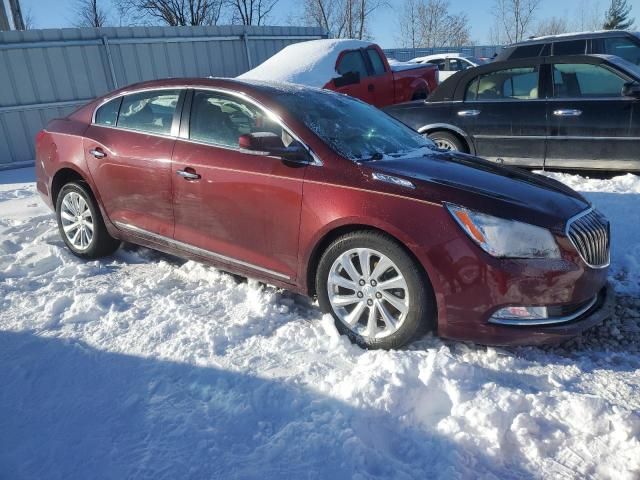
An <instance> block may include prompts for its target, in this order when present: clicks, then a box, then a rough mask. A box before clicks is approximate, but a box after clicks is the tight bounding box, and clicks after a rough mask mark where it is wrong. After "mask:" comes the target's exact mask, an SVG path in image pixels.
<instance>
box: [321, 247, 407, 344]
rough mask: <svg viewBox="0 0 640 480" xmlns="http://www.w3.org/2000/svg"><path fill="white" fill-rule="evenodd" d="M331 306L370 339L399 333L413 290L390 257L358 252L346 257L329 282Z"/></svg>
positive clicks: (337, 262) (365, 250)
mask: <svg viewBox="0 0 640 480" xmlns="http://www.w3.org/2000/svg"><path fill="white" fill-rule="evenodd" d="M327 292H328V294H329V302H330V303H331V307H332V308H333V311H334V313H335V314H336V315H337V317H338V318H339V320H340V321H341V322H342V323H343V324H344V325H345V326H346V327H347V328H349V329H350V330H351V331H352V332H354V333H356V334H357V335H360V336H362V337H365V338H368V339H377V338H384V337H387V336H389V335H391V334H393V333H394V332H396V331H397V330H398V329H399V328H400V327H401V326H402V324H403V322H404V321H405V319H406V317H407V314H408V313H409V305H410V304H409V288H408V286H407V281H406V280H405V278H404V276H403V274H402V272H401V271H400V269H399V268H398V266H397V265H396V264H395V263H394V262H393V261H392V260H391V259H390V258H389V257H387V256H386V255H384V254H382V253H380V252H378V251H376V250H373V249H370V248H356V249H351V250H348V251H346V252H344V253H342V254H341V255H340V256H339V257H338V258H337V259H336V260H335V261H334V262H333V265H332V267H331V270H330V273H329V277H328V279H327Z"/></svg>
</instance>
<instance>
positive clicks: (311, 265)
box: [305, 223, 430, 297]
mask: <svg viewBox="0 0 640 480" xmlns="http://www.w3.org/2000/svg"><path fill="white" fill-rule="evenodd" d="M355 232H376V233H381V234H383V235H385V236H386V237H388V238H389V239H390V240H392V241H394V242H395V243H397V244H398V245H399V246H400V247H401V248H402V249H403V250H404V251H405V252H406V253H407V254H408V255H409V256H410V257H411V258H412V259H413V261H414V262H416V264H417V265H418V266H419V268H420V270H421V272H422V274H423V275H424V276H425V278H426V279H428V280H429V281H430V277H429V274H428V272H427V271H426V269H425V267H424V265H423V264H422V262H421V261H420V260H419V259H418V257H417V256H416V254H415V253H414V252H413V251H412V250H411V248H409V247H408V246H407V244H406V242H404V241H403V240H402V239H401V238H399V235H397V234H393V233H390V232H389V231H388V229H385V228H382V227H380V226H375V225H371V224H366V223H347V224H342V225H337V226H334V227H333V228H330V229H329V230H328V231H326V232H324V234H323V235H322V236H321V237H320V238H319V239H318V240H317V241H316V243H315V245H314V246H313V248H312V250H311V254H310V255H309V257H308V261H307V262H306V267H307V268H306V276H305V281H306V285H305V290H306V293H307V295H309V296H310V297H313V296H315V295H316V293H317V292H316V282H315V278H316V273H317V271H318V266H319V264H320V259H321V258H322V255H323V254H324V252H325V251H326V250H327V248H329V245H331V244H332V243H333V242H334V241H335V240H336V239H337V238H339V237H342V236H344V235H347V234H349V233H355Z"/></svg>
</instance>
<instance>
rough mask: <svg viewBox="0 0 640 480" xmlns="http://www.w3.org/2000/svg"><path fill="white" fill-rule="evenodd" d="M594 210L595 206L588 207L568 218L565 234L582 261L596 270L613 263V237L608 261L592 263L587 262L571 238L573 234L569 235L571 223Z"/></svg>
mask: <svg viewBox="0 0 640 480" xmlns="http://www.w3.org/2000/svg"><path fill="white" fill-rule="evenodd" d="M594 210H595V208H593V207H590V208H587V209H586V210H583V211H582V212H580V213H577V214H576V215H574V216H573V217H571V218H570V219H569V220H567V224H566V225H565V227H564V235H565V237H567V238H568V239H569V241H570V242H571V245H573V248H574V249H575V251H576V252H578V255H579V256H580V258H581V259H582V261H583V262H584V263H585V264H586V265H587V266H588V267H590V268H593V269H595V270H601V269H603V268H607V267H608V266H609V265H611V238H609V250H608V252H607V261H606V263H604V264H603V265H592V264H590V263H589V262H587V260H586V259H585V258H584V257H583V256H582V252H580V249H579V248H578V246H577V245H576V244H575V243H574V241H573V239H572V238H571V235H569V228H570V227H571V224H572V223H573V222H575V221H576V220H578V219H579V218H582V217H584V216H585V215H589V214H590V213H591V212H593V211H594ZM609 235H611V234H609Z"/></svg>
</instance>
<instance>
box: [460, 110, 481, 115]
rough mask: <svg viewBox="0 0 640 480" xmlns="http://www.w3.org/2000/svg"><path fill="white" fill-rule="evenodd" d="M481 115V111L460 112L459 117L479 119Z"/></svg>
mask: <svg viewBox="0 0 640 480" xmlns="http://www.w3.org/2000/svg"><path fill="white" fill-rule="evenodd" d="M478 115H480V110H460V111H459V112H458V116H459V117H477V116H478Z"/></svg>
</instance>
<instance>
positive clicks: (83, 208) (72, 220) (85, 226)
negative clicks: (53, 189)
mask: <svg viewBox="0 0 640 480" xmlns="http://www.w3.org/2000/svg"><path fill="white" fill-rule="evenodd" d="M61 207H62V209H61V211H60V218H61V220H62V230H63V231H64V234H65V236H66V237H67V240H69V242H70V243H71V245H73V248H75V249H77V250H79V251H84V250H86V249H87V248H89V245H91V240H93V229H94V224H93V217H92V215H91V209H90V208H89V204H88V203H87V201H86V200H85V199H84V198H83V197H82V195H80V194H79V193H77V192H68V193H67V194H66V195H65V196H64V198H63V199H62V204H61Z"/></svg>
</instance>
